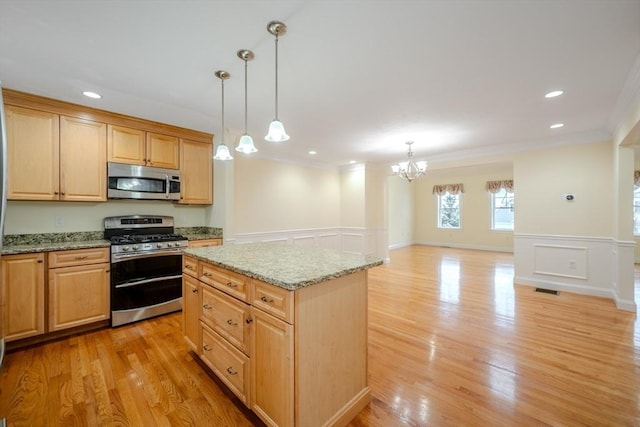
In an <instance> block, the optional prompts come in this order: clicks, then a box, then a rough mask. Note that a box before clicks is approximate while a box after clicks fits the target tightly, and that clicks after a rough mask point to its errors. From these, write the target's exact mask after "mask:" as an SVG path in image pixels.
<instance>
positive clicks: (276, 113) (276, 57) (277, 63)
mask: <svg viewBox="0 0 640 427" xmlns="http://www.w3.org/2000/svg"><path fill="white" fill-rule="evenodd" d="M276 120H278V34H277V33H276Z"/></svg>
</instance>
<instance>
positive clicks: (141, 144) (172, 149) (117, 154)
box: [107, 125, 180, 169]
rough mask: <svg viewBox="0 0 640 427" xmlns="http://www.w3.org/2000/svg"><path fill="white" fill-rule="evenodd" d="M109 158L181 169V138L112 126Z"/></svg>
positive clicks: (109, 131)
mask: <svg viewBox="0 0 640 427" xmlns="http://www.w3.org/2000/svg"><path fill="white" fill-rule="evenodd" d="M107 140H108V141H107V158H108V160H109V161H110V162H117V163H127V164H131V165H141V166H153V167H157V168H166V169H178V168H179V167H180V163H179V156H180V146H179V141H180V139H179V138H177V137H175V136H169V135H162V134H158V133H153V132H145V131H144V130H141V129H134V128H129V127H125V126H117V125H109V127H108V138H107Z"/></svg>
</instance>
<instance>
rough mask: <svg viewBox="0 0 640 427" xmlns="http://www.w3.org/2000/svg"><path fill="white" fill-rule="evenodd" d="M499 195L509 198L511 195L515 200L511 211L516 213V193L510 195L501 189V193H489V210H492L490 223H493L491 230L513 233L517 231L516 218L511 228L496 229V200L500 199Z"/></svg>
mask: <svg viewBox="0 0 640 427" xmlns="http://www.w3.org/2000/svg"><path fill="white" fill-rule="evenodd" d="M499 194H504V195H505V196H503V197H507V196H509V195H510V198H511V199H512V200H513V203H512V204H511V210H512V211H515V193H514V192H511V193H509V192H508V191H507V190H506V189H505V188H501V189H500V191H497V192H495V193H489V208H490V215H489V216H490V217H491V218H490V221H491V223H490V224H489V226H490V230H491V231H511V232H513V231H514V229H515V217H514V218H513V220H512V222H511V228H497V227H496V198H497V197H499V196H498V195H499Z"/></svg>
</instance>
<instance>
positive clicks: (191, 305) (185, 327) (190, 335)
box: [182, 267, 202, 352]
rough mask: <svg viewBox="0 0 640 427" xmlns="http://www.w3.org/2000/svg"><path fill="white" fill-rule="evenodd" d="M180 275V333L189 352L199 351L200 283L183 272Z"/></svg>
mask: <svg viewBox="0 0 640 427" xmlns="http://www.w3.org/2000/svg"><path fill="white" fill-rule="evenodd" d="M183 272H184V274H183V275H182V304H183V310H182V333H183V335H184V338H185V340H186V341H187V344H188V345H189V347H191V350H193V351H195V352H197V351H198V350H199V349H200V307H201V306H202V304H201V302H200V301H201V299H200V295H201V293H200V282H199V281H198V279H196V278H195V277H192V276H189V273H188V272H187V271H185V270H184V267H183Z"/></svg>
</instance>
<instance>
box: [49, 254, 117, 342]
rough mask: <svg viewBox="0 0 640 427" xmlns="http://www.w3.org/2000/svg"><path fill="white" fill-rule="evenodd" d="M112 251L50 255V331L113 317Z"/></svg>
mask: <svg viewBox="0 0 640 427" xmlns="http://www.w3.org/2000/svg"><path fill="white" fill-rule="evenodd" d="M109 273H110V264H109V249H108V248H97V249H79V250H69V251H57V252H50V253H49V331H59V330H62V329H67V328H73V327H76V326H81V325H86V324H89V323H94V322H98V321H100V320H107V319H109V317H110V299H109V297H110V294H109V291H110V289H109V282H110V275H109Z"/></svg>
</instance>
